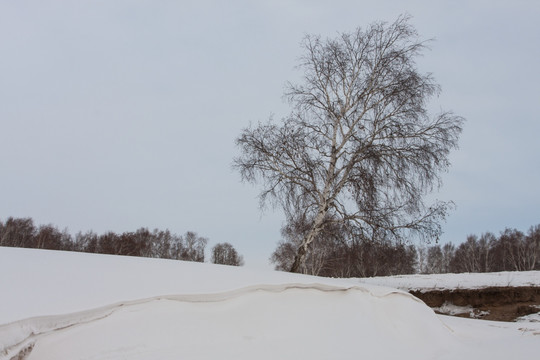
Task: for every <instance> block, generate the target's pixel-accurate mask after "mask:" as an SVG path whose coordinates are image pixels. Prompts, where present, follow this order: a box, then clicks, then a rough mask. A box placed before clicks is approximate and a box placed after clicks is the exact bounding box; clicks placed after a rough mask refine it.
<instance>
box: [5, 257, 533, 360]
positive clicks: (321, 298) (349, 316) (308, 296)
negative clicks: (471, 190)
mask: <svg viewBox="0 0 540 360" xmlns="http://www.w3.org/2000/svg"><path fill="white" fill-rule="evenodd" d="M533 275H534V274H533ZM533 277H534V276H533ZM464 281H465V280H464V277H463V278H462V280H461V282H460V283H461V284H463V283H464ZM516 281H517V280H516ZM0 289H1V291H2V292H1V294H0V359H11V358H12V357H13V356H15V355H16V354H17V353H19V351H20V350H22V349H25V348H26V349H29V350H30V349H31V351H30V352H29V353H28V354H29V355H28V357H27V358H28V359H39V360H47V359H55V360H61V359H70V360H72V359H179V358H182V359H216V358H220V359H358V358H370V359H371V358H373V359H395V358H400V359H456V358H460V359H508V358H516V359H522V358H523V359H524V358H533V357H534V356H536V355H537V354H538V349H539V348H540V324H539V323H527V324H523V323H520V324H518V323H498V322H487V321H482V320H468V319H459V318H451V317H445V316H438V315H435V313H434V312H433V311H432V310H431V309H430V308H428V307H427V306H426V305H424V304H423V303H422V302H421V301H419V300H418V299H416V298H414V297H413V296H411V295H409V294H408V293H406V292H404V291H402V290H397V289H394V288H391V287H379V286H376V285H373V284H366V283H365V281H363V280H362V279H326V278H318V277H311V276H303V275H296V274H288V273H281V272H272V271H268V272H264V271H254V270H251V269H244V268H235V267H226V266H216V265H210V264H199V263H186V262H180V261H170V260H158V259H144V258H130V257H115V256H104V255H93V254H78V253H65V252H55V251H40V250H29V249H13V248H1V247H0Z"/></svg>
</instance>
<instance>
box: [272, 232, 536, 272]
mask: <svg viewBox="0 0 540 360" xmlns="http://www.w3.org/2000/svg"><path fill="white" fill-rule="evenodd" d="M298 234H300V236H298ZM301 234H302V229H300V230H299V229H297V228H291V227H285V228H284V229H283V230H282V235H283V237H284V240H283V241H282V242H281V243H279V245H278V247H277V249H276V250H275V251H274V253H273V254H272V257H271V261H272V262H273V263H274V264H275V267H276V269H277V270H285V271H287V270H288V269H290V267H291V264H292V262H293V260H294V256H295V253H296V247H297V242H298V240H297V239H299V238H301ZM312 245H313V247H312V248H311V251H310V252H309V253H308V256H307V260H306V264H305V265H304V267H303V268H302V269H301V270H302V272H303V273H306V274H311V275H318V276H328V277H372V276H389V275H401V274H414V273H421V274H429V273H461V272H496V271H525V270H540V225H537V226H533V227H531V228H530V229H529V231H528V232H527V234H524V233H523V232H521V231H518V230H515V229H506V230H504V231H503V232H502V233H501V234H500V236H498V237H497V236H495V235H494V234H493V233H489V232H488V233H485V234H483V235H481V236H480V237H478V236H476V235H470V236H468V237H467V240H466V241H465V242H464V243H462V244H460V245H458V246H456V245H454V244H451V243H449V244H445V245H442V246H441V245H440V244H435V245H431V246H426V245H420V246H414V245H405V244H395V243H391V242H387V241H384V240H377V241H371V240H367V239H347V237H346V235H344V234H343V233H341V232H340V231H339V228H334V229H330V231H327V232H325V233H322V234H321V235H320V237H319V238H318V241H317V242H314V243H313V244H312Z"/></svg>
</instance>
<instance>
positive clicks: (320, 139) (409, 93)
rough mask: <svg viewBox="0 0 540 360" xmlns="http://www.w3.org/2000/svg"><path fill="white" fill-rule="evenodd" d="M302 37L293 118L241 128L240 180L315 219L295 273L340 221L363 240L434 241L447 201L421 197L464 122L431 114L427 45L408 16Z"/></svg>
mask: <svg viewBox="0 0 540 360" xmlns="http://www.w3.org/2000/svg"><path fill="white" fill-rule="evenodd" d="M302 44H303V45H302V46H303V49H304V55H303V56H302V58H301V60H300V63H299V69H300V70H302V71H303V79H302V80H303V81H302V82H301V83H298V84H294V83H289V84H288V85H287V89H286V91H285V96H286V97H287V99H288V100H289V103H290V105H291V112H290V114H289V115H288V116H286V117H285V118H283V119H282V121H281V123H276V122H274V121H273V120H272V119H270V120H269V121H268V122H266V123H259V124H257V125H255V126H253V125H252V126H250V127H248V128H246V129H244V130H243V131H242V133H241V134H240V136H239V137H238V138H237V140H236V142H237V145H238V146H239V148H240V155H239V156H238V157H237V158H235V160H234V162H235V167H236V168H237V169H238V170H239V172H240V174H241V176H242V179H243V180H244V181H248V182H258V181H260V182H262V186H263V189H262V192H261V194H260V197H261V202H262V203H265V201H266V200H272V201H274V203H275V204H279V205H281V206H282V208H283V209H284V211H285V214H286V216H287V222H288V223H295V222H301V223H309V224H310V226H309V230H308V231H305V232H303V234H302V239H301V241H300V245H299V247H298V249H297V250H296V251H297V253H296V257H295V261H294V263H293V264H292V266H291V271H295V272H296V271H299V269H300V267H301V265H302V263H303V262H304V260H305V256H306V253H307V251H308V249H309V247H310V245H311V243H312V242H313V241H315V240H316V239H317V238H318V235H319V234H320V233H321V232H323V230H324V229H325V228H326V227H328V226H331V225H332V224H339V226H340V227H345V228H346V229H347V231H348V233H349V234H350V235H351V236H355V237H361V238H367V239H390V238H391V239H403V238H404V236H406V234H408V233H409V232H415V233H416V234H419V235H420V236H423V237H429V238H434V237H437V236H438V235H439V234H440V232H441V227H440V221H441V219H443V218H444V217H445V215H446V213H447V211H448V206H449V204H450V203H445V202H436V203H435V204H430V205H426V204H425V203H424V197H425V195H426V194H427V193H429V192H430V191H431V190H433V188H434V187H437V186H439V185H440V180H441V179H440V173H441V172H442V171H445V170H447V169H448V167H449V165H450V164H449V161H448V156H449V153H450V151H451V150H452V149H453V148H456V147H457V144H458V138H459V134H460V132H461V129H462V122H463V118H461V117H459V116H457V115H454V114H453V113H452V112H448V111H444V112H441V113H438V114H435V115H431V114H430V113H429V112H428V102H429V100H430V99H431V98H433V97H434V96H435V95H437V94H438V93H439V91H440V87H439V85H438V84H437V83H436V82H435V80H434V78H433V77H432V75H431V74H430V73H422V72H420V71H419V70H418V68H417V64H416V61H415V59H416V58H417V57H418V56H419V55H421V53H422V52H423V51H424V50H425V49H426V42H424V41H421V40H419V38H418V34H417V32H416V30H415V29H414V27H413V26H412V25H410V23H409V17H407V16H401V17H399V18H398V19H397V20H396V21H395V22H393V23H390V24H388V23H384V22H378V23H374V24H372V25H370V26H368V27H367V28H365V29H362V28H358V29H357V30H356V31H354V32H352V33H343V34H340V35H339V36H338V37H336V38H335V39H327V40H323V39H321V37H319V36H311V35H310V36H306V37H305V39H304V41H303V43H302Z"/></svg>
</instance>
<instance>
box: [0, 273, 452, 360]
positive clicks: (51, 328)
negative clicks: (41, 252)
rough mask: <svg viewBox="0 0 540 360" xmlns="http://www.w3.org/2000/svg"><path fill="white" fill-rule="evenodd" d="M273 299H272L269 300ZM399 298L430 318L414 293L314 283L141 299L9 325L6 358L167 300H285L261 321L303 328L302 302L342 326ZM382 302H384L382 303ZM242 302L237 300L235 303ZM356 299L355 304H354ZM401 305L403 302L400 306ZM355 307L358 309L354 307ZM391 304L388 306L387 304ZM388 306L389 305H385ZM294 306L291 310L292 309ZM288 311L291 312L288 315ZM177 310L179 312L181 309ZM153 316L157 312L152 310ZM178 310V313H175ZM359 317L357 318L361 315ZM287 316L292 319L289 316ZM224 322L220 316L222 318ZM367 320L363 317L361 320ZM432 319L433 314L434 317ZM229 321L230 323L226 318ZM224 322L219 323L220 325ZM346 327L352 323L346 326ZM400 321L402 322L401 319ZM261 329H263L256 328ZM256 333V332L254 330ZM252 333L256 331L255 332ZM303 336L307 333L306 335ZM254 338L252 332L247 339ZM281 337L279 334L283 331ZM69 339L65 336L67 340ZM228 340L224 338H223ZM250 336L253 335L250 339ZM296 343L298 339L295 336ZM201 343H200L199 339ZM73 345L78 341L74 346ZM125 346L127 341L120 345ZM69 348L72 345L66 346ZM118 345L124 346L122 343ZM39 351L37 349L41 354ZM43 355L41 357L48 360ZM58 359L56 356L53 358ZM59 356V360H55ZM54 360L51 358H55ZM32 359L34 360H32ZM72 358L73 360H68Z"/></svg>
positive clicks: (225, 307) (4, 334)
mask: <svg viewBox="0 0 540 360" xmlns="http://www.w3.org/2000/svg"><path fill="white" fill-rule="evenodd" d="M285 293H288V296H284V295H283V294H285ZM323 294H326V297H325V298H324V302H321V301H320V300H322V299H321V296H323V297H324V295H323ZM340 294H348V295H352V298H349V299H348V300H349V301H345V302H344V301H343V297H342V296H341V295H340ZM269 296H270V298H269ZM392 297H397V298H398V299H399V300H397V299H394V300H393V301H392V302H393V303H395V304H396V305H397V306H398V307H399V304H403V303H404V302H405V303H413V304H417V305H413V307H416V308H417V310H420V312H425V313H429V310H428V309H427V307H425V305H424V304H423V303H422V302H421V301H420V300H418V299H417V298H415V297H414V296H412V295H409V294H408V293H405V292H402V291H400V290H393V291H391V290H389V289H388V290H387V291H379V292H376V291H375V292H373V291H370V289H368V288H364V287H361V286H350V287H342V286H331V285H327V284H320V283H313V284H303V283H289V284H277V285H276V284H270V285H254V286H248V287H244V288H241V289H237V290H232V291H226V292H220V293H211V294H184V295H168V296H156V297H152V298H147V299H141V300H134V301H127V302H121V303H117V304H112V305H109V306H105V307H101V308H96V309H93V310H87V311H82V312H76V313H71V314H66V315H56V316H43V317H35V318H30V319H25V320H20V321H15V322H13V323H10V324H6V325H3V326H0V339H1V340H0V359H6V360H8V359H11V358H13V357H15V356H17V354H19V353H21V352H23V351H28V349H32V348H33V347H34V345H35V344H36V343H38V345H39V340H40V339H42V338H45V337H47V336H50V335H54V334H55V333H59V332H62V333H63V334H67V333H69V331H70V330H72V329H74V328H76V327H80V326H82V325H87V324H92V323H99V322H100V321H102V320H104V319H106V318H109V317H111V316H112V315H114V314H115V313H117V312H120V311H121V312H123V313H124V314H129V313H130V312H131V311H132V310H133V309H134V308H139V309H140V308H141V307H142V308H145V309H147V310H148V309H152V308H155V307H156V306H158V307H159V304H160V303H163V301H166V302H167V301H168V302H174V303H181V304H182V303H183V304H184V305H185V304H198V305H199V306H200V305H203V306H204V304H218V303H221V304H219V305H218V306H217V307H216V306H214V307H213V308H211V309H207V310H209V312H210V313H212V312H216V311H217V312H221V313H227V312H229V310H230V306H231V305H230V303H232V302H236V303H238V302H240V303H241V304H243V305H242V306H241V307H240V308H237V309H245V308H246V307H250V306H255V307H258V308H261V310H262V309H263V308H269V309H272V308H273V309H276V306H273V305H272V304H274V305H275V304H277V303H279V302H280V301H282V305H281V306H277V308H279V311H280V313H281V314H274V313H273V312H270V313H266V314H265V313H264V312H261V313H259V316H260V317H262V319H259V320H262V321H263V322H265V321H268V319H266V317H267V316H270V317H272V318H274V319H277V318H282V321H283V322H284V323H286V322H287V321H286V320H287V319H291V320H292V323H295V322H296V321H298V324H302V323H305V322H306V321H307V320H308V319H306V318H305V315H306V314H305V313H303V310H302V305H301V304H302V303H305V304H306V307H307V308H311V307H313V304H314V303H318V302H319V303H320V304H327V306H326V307H331V308H335V307H336V304H337V306H338V307H341V309H335V311H334V312H333V313H334V316H338V317H340V319H339V322H343V321H344V320H345V319H346V318H347V317H349V318H351V317H352V318H356V317H357V316H358V314H364V315H365V312H366V305H369V306H368V307H367V308H369V309H371V310H370V311H375V310H377V309H376V308H378V307H380V306H378V305H377V304H380V305H383V303H381V302H380V300H381V299H384V298H392ZM376 299H378V300H379V301H377V300H376ZM235 300H236V301H235ZM350 300H353V302H352V303H351V302H350ZM396 300H397V301H396ZM355 301H356V302H358V301H359V302H358V303H357V304H356V305H358V307H357V308H356V309H355V308H354V305H355V304H354V302H355ZM285 303H288V304H290V305H291V306H290V307H289V306H283V304H285ZM294 304H297V305H298V306H295V305H294ZM351 305H353V306H352V307H351ZM387 305H388V304H387ZM383 306H386V305H383ZM288 307H289V309H287V308H288ZM324 308H325V306H323V307H321V308H320V309H319V310H324ZM287 310H288V311H287ZM378 310H379V311H375V312H376V313H380V312H381V311H382V312H384V310H383V309H382V308H381V309H378ZM176 311H177V310H176ZM150 312H151V311H150ZM174 312H175V311H172V313H173V314H174ZM355 312H356V313H357V314H355ZM232 313H234V316H232V318H231V319H230V321H232V322H234V318H235V317H236V318H238V319H240V318H242V316H243V314H244V312H242V311H236V312H235V311H232ZM295 313H297V314H298V313H303V315H304V316H300V317H298V318H297V319H296V321H295V320H294V318H295ZM284 314H287V315H286V316H284ZM314 315H315V317H321V316H322V317H324V316H323V315H322V313H321V312H317V311H315V312H314ZM424 315H425V314H424ZM217 317H218V318H219V317H220V316H217ZM361 317H362V316H361ZM428 317H429V314H428ZM226 318H228V317H227V316H226ZM432 320H433V323H434V324H437V325H440V326H441V327H442V323H440V321H438V319H437V318H436V317H435V316H432ZM144 321H148V319H145V320H144ZM208 321H213V320H212V319H208ZM391 321H392V322H394V323H395V322H396V319H395V314H394V316H393V319H391ZM218 322H219V320H218ZM228 322H229V321H225V322H224V323H222V324H221V325H220V324H217V325H216V324H215V326H217V327H220V326H223V327H226V326H227V325H226V324H227V323H228ZM345 322H346V321H345ZM397 322H399V319H397ZM406 323H407V322H403V324H406ZM157 325H158V328H159V327H160V326H163V324H157ZM254 325H255V326H258V325H256V324H254ZM274 325H275V326H270V328H269V329H270V330H271V329H277V327H278V326H277V325H278V324H274ZM185 326H186V327H191V328H193V329H196V328H197V327H198V324H197V323H196V322H193V321H192V322H186V323H185ZM252 330H253V331H255V329H252ZM253 331H252V332H253ZM302 331H305V329H304V330H302ZM248 333H250V332H249V331H248V332H246V334H248ZM277 333H279V332H277ZM63 336H65V335H63ZM222 336H223V334H222ZM246 336H248V337H249V336H250V335H246ZM293 338H294V337H293ZM127 340H128V342H131V341H133V340H134V339H131V340H129V339H127ZM199 341H200V340H199ZM70 342H73V341H70ZM75 342H76V341H75ZM120 342H122V341H120ZM194 342H195V343H196V342H197V339H191V340H190V341H188V342H187V343H191V344H193V343H194ZM64 344H66V343H65V342H64ZM117 345H118V344H117ZM37 348H38V347H36V349H37ZM62 353H63V354H65V349H62ZM42 356H44V355H40V356H39V357H37V355H36V358H43V357H42ZM51 356H52V355H51ZM54 356H58V354H55V355H54ZM54 356H53V357H54ZM53 357H51V358H53ZM30 358H32V357H30ZM65 358H66V359H67V358H69V357H65Z"/></svg>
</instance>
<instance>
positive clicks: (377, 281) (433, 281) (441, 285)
mask: <svg viewBox="0 0 540 360" xmlns="http://www.w3.org/2000/svg"><path fill="white" fill-rule="evenodd" d="M359 281H361V282H362V283H364V284H372V285H380V286H388V287H393V288H396V289H402V290H405V291H409V290H418V291H429V290H454V289H481V288H487V287H505V286H512V287H520V286H540V271H519V272H517V271H504V272H495V273H465V274H429V275H420V274H415V275H396V276H381V277H371V278H362V279H359Z"/></svg>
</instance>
